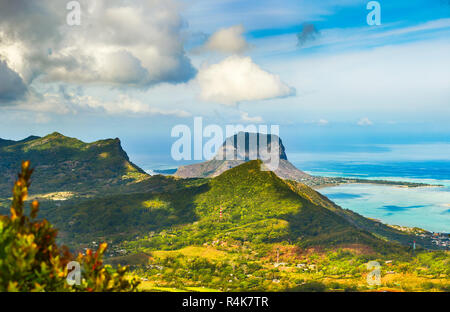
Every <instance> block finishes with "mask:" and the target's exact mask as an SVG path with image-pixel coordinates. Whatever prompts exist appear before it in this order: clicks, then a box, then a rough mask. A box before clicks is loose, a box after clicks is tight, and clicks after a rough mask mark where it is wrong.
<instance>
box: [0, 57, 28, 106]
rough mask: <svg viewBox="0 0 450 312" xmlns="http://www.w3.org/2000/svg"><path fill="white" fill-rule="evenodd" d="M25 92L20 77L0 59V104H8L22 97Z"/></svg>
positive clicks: (25, 89) (25, 88)
mask: <svg viewBox="0 0 450 312" xmlns="http://www.w3.org/2000/svg"><path fill="white" fill-rule="evenodd" d="M26 93H27V87H26V86H25V84H24V83H23V80H22V78H20V76H19V75H18V74H17V73H16V72H15V71H13V70H11V69H10V68H9V67H8V64H6V62H4V61H1V60H0V106H5V105H10V104H12V103H13V102H14V101H16V100H20V99H22V98H23V97H24V96H25V94H26Z"/></svg>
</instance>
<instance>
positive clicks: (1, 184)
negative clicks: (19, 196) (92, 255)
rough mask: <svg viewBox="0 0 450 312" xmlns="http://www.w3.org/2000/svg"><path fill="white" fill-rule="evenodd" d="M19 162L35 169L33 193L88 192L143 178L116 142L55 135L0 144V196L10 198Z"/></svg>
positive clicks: (140, 171) (4, 141) (140, 170)
mask: <svg viewBox="0 0 450 312" xmlns="http://www.w3.org/2000/svg"><path fill="white" fill-rule="evenodd" d="M22 160H30V161H31V163H32V165H33V166H34V168H35V172H34V175H33V184H32V192H33V193H49V192H58V191H65V192H70V191H82V192H89V191H90V190H91V189H101V188H102V187H110V186H114V185H120V184H124V183H127V182H130V181H133V180H139V179H142V178H144V177H146V176H147V175H146V174H145V172H144V171H143V170H142V169H140V168H139V167H138V166H136V165H135V164H133V163H132V162H130V160H129V158H128V155H127V153H126V152H125V151H124V150H123V149H122V146H121V144H120V140H119V139H117V138H116V139H108V140H100V141H96V142H92V143H85V142H82V141H80V140H78V139H75V138H69V137H66V136H64V135H62V134H60V133H57V132H55V133H52V134H49V135H47V136H45V137H36V136H30V137H28V138H26V139H24V140H21V141H12V140H0V194H10V192H11V188H12V185H13V181H14V179H15V178H16V175H17V170H18V168H20V163H21V161H22Z"/></svg>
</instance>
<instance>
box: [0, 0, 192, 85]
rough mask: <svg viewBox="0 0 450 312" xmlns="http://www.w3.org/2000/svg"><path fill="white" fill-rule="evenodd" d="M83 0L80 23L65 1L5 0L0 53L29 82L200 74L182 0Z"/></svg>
mask: <svg viewBox="0 0 450 312" xmlns="http://www.w3.org/2000/svg"><path fill="white" fill-rule="evenodd" d="M79 2H80V3H81V8H82V15H81V25H79V26H69V25H67V24H66V22H65V21H66V14H67V13H68V12H69V11H67V10H66V8H65V4H66V3H65V2H61V1H57V0H41V1H25V0H16V1H13V2H9V1H6V2H5V1H1V2H0V55H1V56H3V57H4V58H5V59H6V60H7V61H8V64H10V65H11V66H12V67H11V68H12V69H13V70H14V71H16V72H18V73H19V74H20V76H21V77H22V79H23V80H24V81H25V82H27V83H31V82H32V81H33V80H34V79H35V78H37V77H39V76H43V77H44V78H45V79H46V81H51V82H69V83H77V84H96V85H98V84H108V85H118V86H124V85H126V86H128V85H129V86H137V87H148V86H151V85H154V84H158V83H161V82H168V83H179V82H185V81H187V80H189V79H191V78H192V77H194V76H195V69H194V68H193V67H192V65H191V62H190V60H189V59H188V57H187V56H186V55H185V51H184V48H183V43H182V42H183V40H182V36H181V30H182V28H183V20H182V18H181V16H180V14H179V6H178V3H177V1H176V0H153V1H142V2H130V1H126V2H124V1H120V0H108V1H106V0H98V1H88V0H81V1H79ZM17 21H20V23H18V22H17Z"/></svg>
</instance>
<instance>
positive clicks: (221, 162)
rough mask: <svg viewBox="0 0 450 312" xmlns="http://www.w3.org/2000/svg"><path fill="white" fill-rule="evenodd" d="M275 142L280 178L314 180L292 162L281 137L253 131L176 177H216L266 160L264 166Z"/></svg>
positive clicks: (227, 142) (232, 139) (229, 141)
mask: <svg viewBox="0 0 450 312" xmlns="http://www.w3.org/2000/svg"><path fill="white" fill-rule="evenodd" d="M273 142H277V143H278V144H277V147H278V153H274V155H273V156H274V157H277V158H278V161H277V162H278V166H277V167H276V168H275V169H274V170H273V171H274V172H275V173H276V174H277V175H278V176H279V177H280V178H282V179H289V180H295V181H300V182H306V181H308V180H311V179H313V177H311V176H310V175H308V174H307V173H305V172H303V171H301V170H299V169H297V168H296V167H295V166H294V165H293V164H291V162H289V160H288V159H287V156H286V152H285V147H284V145H283V142H282V141H281V139H280V138H279V137H278V136H277V135H273V134H261V133H249V132H244V133H242V132H241V133H238V134H235V135H234V136H231V137H228V138H227V139H226V140H225V142H224V143H223V144H222V146H221V148H220V149H219V150H218V152H217V154H216V156H215V157H214V158H213V159H212V160H209V161H206V162H202V163H199V164H193V165H187V166H181V167H180V168H178V170H177V171H176V172H175V176H177V177H181V178H206V177H216V176H218V175H220V174H221V173H223V172H225V171H226V170H228V169H231V168H234V167H236V166H239V165H241V164H243V163H245V162H247V161H249V160H256V159H263V160H264V161H263V162H264V163H268V162H269V161H270V159H267V156H263V155H265V154H267V153H268V152H270V151H271V149H272V148H273V146H274V144H273ZM264 163H263V166H264Z"/></svg>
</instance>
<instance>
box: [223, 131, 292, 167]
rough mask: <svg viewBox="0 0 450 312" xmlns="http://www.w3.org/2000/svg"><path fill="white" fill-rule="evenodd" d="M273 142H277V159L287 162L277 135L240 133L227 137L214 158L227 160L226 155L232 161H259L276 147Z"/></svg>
mask: <svg viewBox="0 0 450 312" xmlns="http://www.w3.org/2000/svg"><path fill="white" fill-rule="evenodd" d="M273 142H278V146H279V151H278V156H279V158H280V159H284V160H287V156H286V152H285V148H284V145H283V142H282V141H281V139H280V137H278V136H277V135H275V134H263V133H254V132H242V131H241V132H239V133H237V134H235V135H233V136H230V137H228V138H227V139H226V140H225V142H224V143H223V144H222V147H221V148H220V149H219V151H218V152H217V155H216V157H215V158H216V159H217V158H221V159H228V158H227V157H226V155H231V156H232V158H233V160H236V159H242V160H246V161H247V160H251V159H261V158H262V157H261V155H262V154H266V153H268V152H270V150H271V149H272V148H273V147H274V146H276V145H274V144H273ZM219 156H221V157H219Z"/></svg>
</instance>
